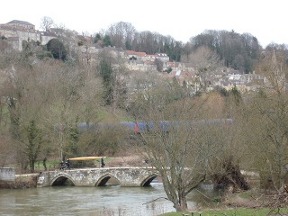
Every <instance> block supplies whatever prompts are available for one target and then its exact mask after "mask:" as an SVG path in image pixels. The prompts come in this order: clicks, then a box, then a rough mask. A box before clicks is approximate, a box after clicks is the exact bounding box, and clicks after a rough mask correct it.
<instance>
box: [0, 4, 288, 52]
mask: <svg viewBox="0 0 288 216" xmlns="http://www.w3.org/2000/svg"><path fill="white" fill-rule="evenodd" d="M287 5H288V1H286V0H273V1H271V0H262V1H261V0H171V1H169V0H80V1H76V0H73V1H72V0H57V1H56V0H46V1H41V0H5V1H1V4H0V23H7V22H9V21H11V20H23V21H27V22H30V23H32V24H34V25H35V26H36V29H39V28H40V23H41V19H42V18H43V17H44V16H48V17H51V18H52V19H53V21H54V22H55V23H56V24H57V25H64V26H65V27H66V28H68V29H71V30H76V31H77V32H79V33H86V34H87V33H89V34H94V33H96V32H99V31H100V30H101V29H107V28H108V27H109V26H110V25H111V24H114V23H117V22H120V21H124V22H129V23H131V24H132V25H133V26H134V27H135V28H136V30H137V31H144V30H149V31H152V32H158V33H160V34H162V35H170V36H172V37H173V38H174V39H176V40H180V41H183V42H187V41H188V40H189V38H191V37H193V36H196V35H198V34H200V33H202V32H203V31H205V30H227V31H231V30H232V29H233V30H234V31H235V32H237V33H240V34H242V33H251V34H252V35H253V36H255V37H257V39H258V41H259V43H260V44H261V45H262V46H263V47H265V46H266V45H268V44H269V43H271V42H275V43H279V44H282V43H284V44H288V29H287V21H288V16H287V15H288V11H287V9H288V7H287Z"/></svg>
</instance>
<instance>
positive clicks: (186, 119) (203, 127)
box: [134, 84, 231, 211]
mask: <svg viewBox="0 0 288 216" xmlns="http://www.w3.org/2000/svg"><path fill="white" fill-rule="evenodd" d="M175 94H177V90H176V91H175V88H174V86H173V85H170V84H168V85H167V84H163V85H162V86H161V88H157V89H153V90H151V91H150V92H146V95H145V98H144V97H143V101H142V102H139V103H141V104H142V109H145V112H141V113H140V112H139V113H138V114H139V115H138V116H137V112H136V113H134V114H135V115H136V117H137V119H138V120H139V119H141V122H139V124H142V126H141V125H140V126H139V127H141V130H140V134H139V135H138V140H139V141H140V143H141V144H142V145H140V150H141V152H144V157H146V158H147V159H148V161H150V162H151V164H152V166H154V167H155V168H156V169H157V170H158V171H159V173H160V176H161V178H162V181H163V185H164V189H165V192H166V194H167V197H168V199H169V200H170V201H171V202H172V203H173V204H174V207H175V209H176V210H177V211H184V210H186V209H187V200H186V196H187V195H188V194H189V193H190V192H191V191H192V190H193V189H195V188H196V187H198V186H199V184H200V183H201V182H203V181H204V180H206V179H209V176H210V175H211V174H212V173H214V172H215V170H216V168H217V167H216V166H215V165H216V164H217V163H216V162H217V161H219V160H220V158H221V155H222V154H223V147H224V145H227V143H229V142H230V141H231V140H230V138H231V137H230V136H228V134H230V133H228V131H229V127H226V126H225V121H222V120H211V119H210V118H207V115H206V113H207V111H208V110H209V109H210V108H209V106H208V105H207V104H206V102H207V100H206V99H203V100H193V99H179V100H176V101H175V97H174V96H175ZM143 106H144V107H143ZM143 124H144V125H143Z"/></svg>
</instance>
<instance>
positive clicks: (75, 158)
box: [68, 156, 106, 161]
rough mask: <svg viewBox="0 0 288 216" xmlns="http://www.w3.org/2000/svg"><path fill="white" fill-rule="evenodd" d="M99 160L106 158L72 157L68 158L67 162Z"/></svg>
mask: <svg viewBox="0 0 288 216" xmlns="http://www.w3.org/2000/svg"><path fill="white" fill-rule="evenodd" d="M101 158H106V157H105V156H101V157H99V156H98V157H96V156H87V157H74V158H68V160H69V161H81V160H99V159H101Z"/></svg>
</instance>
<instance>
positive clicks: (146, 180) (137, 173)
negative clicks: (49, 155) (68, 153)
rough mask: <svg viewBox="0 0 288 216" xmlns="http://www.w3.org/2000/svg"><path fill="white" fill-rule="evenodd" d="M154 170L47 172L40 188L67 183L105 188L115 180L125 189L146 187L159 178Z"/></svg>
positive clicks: (111, 168) (41, 179)
mask: <svg viewBox="0 0 288 216" xmlns="http://www.w3.org/2000/svg"><path fill="white" fill-rule="evenodd" d="M157 175H158V173H157V171H156V170H154V169H151V168H150V169H149V168H143V167H110V168H86V169H70V170H55V171H46V172H43V173H41V174H40V176H39V178H38V182H37V186H38V187H47V186H55V185H62V184H64V183H65V182H66V181H69V182H70V184H72V185H74V186H80V187H81V186H86V187H95V186H104V185H106V183H107V181H108V180H109V179H110V178H115V179H117V181H119V183H120V185H121V186H124V187H139V186H140V187H144V186H148V185H150V183H151V181H152V180H153V179H155V178H156V177H157Z"/></svg>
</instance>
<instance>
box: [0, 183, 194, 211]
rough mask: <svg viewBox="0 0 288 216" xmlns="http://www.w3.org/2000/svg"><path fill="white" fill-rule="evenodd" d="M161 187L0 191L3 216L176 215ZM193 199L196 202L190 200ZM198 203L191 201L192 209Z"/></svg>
mask: <svg viewBox="0 0 288 216" xmlns="http://www.w3.org/2000/svg"><path fill="white" fill-rule="evenodd" d="M163 197H166V195H165V192H164V189H163V185H162V183H159V182H155V183H153V182H152V183H151V187H120V186H119V185H118V186H106V187H73V186H72V187H68V186H67V187H45V188H31V189H23V190H20V189H19V190H0V215H2V216H3V215H7V216H8V215H9V216H10V215H11V216H12V215H27V216H28V215H29V216H34V215H35V216H36V215H37V216H38V215H43V216H44V215H45V216H46V215H65V216H66V215H67V216H68V215H93V216H94V215H99V216H102V215H105V216H154V215H159V214H162V213H165V212H171V211H175V209H174V208H173V205H172V203H171V202H169V201H167V200H166V199H164V198H163ZM191 199H193V198H191ZM196 204H197V203H196V202H195V201H192V200H190V201H189V202H188V206H189V208H194V207H195V206H196Z"/></svg>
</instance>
